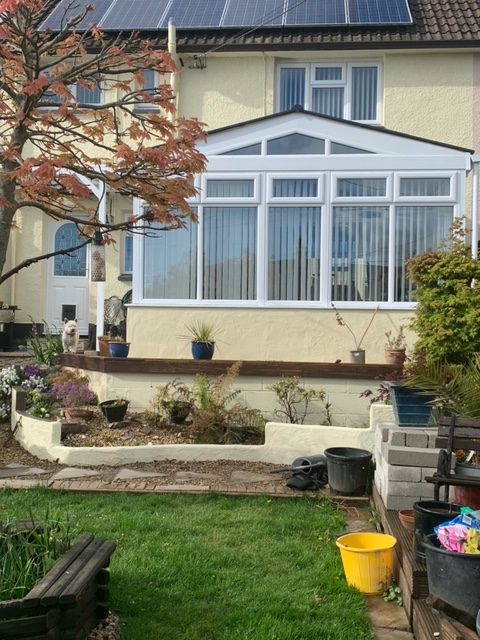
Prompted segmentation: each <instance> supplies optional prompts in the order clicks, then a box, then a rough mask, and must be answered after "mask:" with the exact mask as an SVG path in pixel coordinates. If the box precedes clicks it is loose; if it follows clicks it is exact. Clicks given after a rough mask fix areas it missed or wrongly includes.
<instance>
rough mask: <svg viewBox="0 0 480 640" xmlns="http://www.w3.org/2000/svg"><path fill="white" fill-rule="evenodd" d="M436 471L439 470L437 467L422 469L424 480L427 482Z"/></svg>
mask: <svg viewBox="0 0 480 640" xmlns="http://www.w3.org/2000/svg"><path fill="white" fill-rule="evenodd" d="M436 470H437V467H423V469H421V472H422V480H425V478H426V477H427V476H433V474H434V473H435V472H436Z"/></svg>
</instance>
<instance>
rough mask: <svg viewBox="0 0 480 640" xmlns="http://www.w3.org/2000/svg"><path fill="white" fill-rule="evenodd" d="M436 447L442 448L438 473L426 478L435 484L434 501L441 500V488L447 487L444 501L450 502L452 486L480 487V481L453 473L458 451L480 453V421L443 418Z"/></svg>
mask: <svg viewBox="0 0 480 640" xmlns="http://www.w3.org/2000/svg"><path fill="white" fill-rule="evenodd" d="M435 446H436V447H440V448H441V450H440V452H439V454H438V463H437V471H436V472H435V473H434V474H433V476H428V477H426V478H425V480H426V481H427V482H432V483H434V484H435V489H434V499H435V500H439V496H440V488H441V487H445V490H444V500H445V501H446V502H448V494H449V488H450V486H457V487H480V479H478V478H472V477H470V476H462V475H456V474H455V473H452V455H453V452H454V451H455V450H456V449H463V450H464V451H471V450H472V449H473V450H475V451H480V420H478V419H473V418H459V417H457V416H442V417H441V418H440V420H439V422H438V434H437V438H436V440H435Z"/></svg>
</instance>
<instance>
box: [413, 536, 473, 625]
mask: <svg viewBox="0 0 480 640" xmlns="http://www.w3.org/2000/svg"><path fill="white" fill-rule="evenodd" d="M422 546H423V548H424V550H425V556H426V561H427V576H428V590H429V592H430V594H431V595H432V596H433V597H434V598H438V599H439V600H442V602H445V603H446V604H447V605H448V606H450V607H452V608H453V609H454V610H456V611H459V612H462V613H464V614H466V615H465V617H462V622H464V623H466V624H467V625H468V626H470V627H471V628H472V629H475V619H476V617H477V614H478V611H479V609H480V555H478V554H473V553H455V552H453V551H446V550H445V549H441V548H440V544H439V542H438V540H437V536H436V534H435V533H433V534H430V535H429V536H426V538H425V539H424V541H423V543H422Z"/></svg>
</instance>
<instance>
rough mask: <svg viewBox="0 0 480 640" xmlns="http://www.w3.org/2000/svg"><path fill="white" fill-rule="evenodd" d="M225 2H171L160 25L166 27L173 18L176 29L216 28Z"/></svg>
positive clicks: (179, 0)
mask: <svg viewBox="0 0 480 640" xmlns="http://www.w3.org/2000/svg"><path fill="white" fill-rule="evenodd" d="M225 2H226V0H172V4H171V5H170V7H169V8H168V10H167V12H166V14H165V16H164V19H163V23H162V27H166V26H167V25H168V20H169V18H173V20H174V21H175V24H176V25H177V27H180V28H181V29H183V28H189V27H190V28H195V27H218V26H219V25H220V20H221V19H222V15H223V12H224V10H225Z"/></svg>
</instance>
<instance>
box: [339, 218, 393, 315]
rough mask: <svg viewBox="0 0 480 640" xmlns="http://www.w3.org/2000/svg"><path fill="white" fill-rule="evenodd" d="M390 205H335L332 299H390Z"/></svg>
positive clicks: (381, 300)
mask: <svg viewBox="0 0 480 640" xmlns="http://www.w3.org/2000/svg"><path fill="white" fill-rule="evenodd" d="M388 212H389V209H388V207H368V206H364V207H334V208H333V227H332V289H331V295H332V300H337V301H376V302H383V301H386V300H387V299H388V230H389V220H388Z"/></svg>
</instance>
